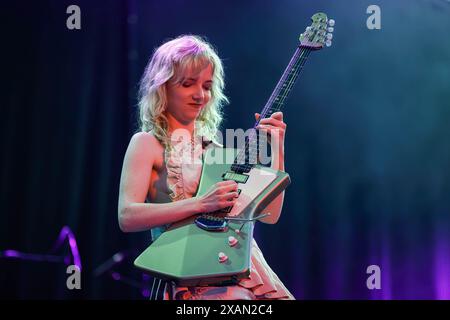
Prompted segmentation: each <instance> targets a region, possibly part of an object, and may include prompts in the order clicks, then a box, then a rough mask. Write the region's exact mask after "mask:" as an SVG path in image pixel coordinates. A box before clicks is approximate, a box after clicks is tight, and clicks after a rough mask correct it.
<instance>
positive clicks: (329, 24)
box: [300, 12, 334, 50]
mask: <svg viewBox="0 0 450 320" xmlns="http://www.w3.org/2000/svg"><path fill="white" fill-rule="evenodd" d="M311 20H312V23H311V25H310V26H309V27H307V28H306V30H305V32H304V33H302V34H301V35H300V47H301V48H309V49H312V50H319V49H322V48H323V45H326V46H327V47H329V46H331V39H333V31H334V20H333V19H329V20H328V18H327V15H326V14H325V13H323V12H318V13H316V14H314V15H313V16H312V17H311Z"/></svg>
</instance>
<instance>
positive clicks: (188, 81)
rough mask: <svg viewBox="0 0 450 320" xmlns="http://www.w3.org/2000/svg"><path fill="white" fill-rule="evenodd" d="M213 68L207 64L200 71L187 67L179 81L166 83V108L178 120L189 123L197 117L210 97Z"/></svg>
mask: <svg viewBox="0 0 450 320" xmlns="http://www.w3.org/2000/svg"><path fill="white" fill-rule="evenodd" d="M212 77H213V68H212V65H211V64H208V66H207V67H206V68H204V69H203V70H201V71H200V72H197V73H194V72H193V71H192V70H191V69H189V68H188V69H187V71H186V74H184V75H183V77H182V80H181V82H180V83H174V82H173V81H172V80H169V81H168V82H167V84H166V91H167V109H166V111H167V112H168V113H170V114H171V115H172V116H173V117H174V118H175V119H176V120H177V121H178V122H180V123H183V124H189V123H191V122H193V121H195V120H196V119H197V117H198V116H199V114H200V112H201V111H202V109H203V108H204V107H205V105H206V104H207V103H208V102H209V100H210V99H211V88H212Z"/></svg>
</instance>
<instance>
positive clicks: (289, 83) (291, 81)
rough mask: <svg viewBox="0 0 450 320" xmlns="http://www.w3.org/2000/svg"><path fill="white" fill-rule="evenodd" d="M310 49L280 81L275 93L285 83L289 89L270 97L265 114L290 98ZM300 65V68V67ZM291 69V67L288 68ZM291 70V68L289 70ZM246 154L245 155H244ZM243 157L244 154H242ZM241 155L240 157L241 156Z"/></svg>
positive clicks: (247, 167) (244, 165)
mask: <svg viewBox="0 0 450 320" xmlns="http://www.w3.org/2000/svg"><path fill="white" fill-rule="evenodd" d="M296 51H297V52H299V51H300V50H299V49H297V50H296ZM310 51H311V50H310V49H307V48H306V49H304V50H303V51H301V52H300V55H299V57H298V60H297V61H295V63H294V66H292V67H291V68H290V69H291V70H290V71H289V72H288V73H287V74H286V76H284V77H283V78H284V80H283V78H282V81H280V82H279V83H278V85H277V87H276V89H275V92H276V91H277V89H278V88H279V87H280V86H281V84H282V83H283V82H284V83H285V84H287V88H285V90H284V92H283V94H282V95H281V96H280V95H279V94H278V95H272V96H271V97H270V99H269V101H268V103H267V104H266V106H265V107H264V109H263V111H262V112H263V113H264V112H267V111H268V110H270V109H272V108H271V106H272V105H273V103H274V101H275V100H276V99H277V98H278V100H279V102H277V103H278V105H282V104H283V103H284V100H285V99H286V97H287V96H288V94H289V93H290V90H291V88H292V86H293V84H294V83H295V81H296V79H297V77H298V75H299V74H300V71H301V70H302V69H303V66H304V64H305V63H306V58H307V57H308V55H309V53H310ZM297 52H296V54H294V59H292V60H295V58H296V57H295V55H297ZM303 53H304V55H303V56H302V54H303ZM290 65H292V61H291V63H290ZM299 65H300V66H299ZM288 67H289V66H288ZM295 68H297V70H299V71H298V72H295ZM288 69H289V68H288ZM292 71H294V72H293V73H292ZM289 76H291V77H290V78H289ZM286 78H289V80H288V81H287V82H286ZM271 111H273V110H271ZM247 147H248V145H247V143H246V145H245V148H247ZM245 150H246V149H244V151H245ZM253 150H254V149H252V150H250V152H249V156H255V155H254V154H252V151H253ZM244 154H245V153H244ZM241 155H242V152H241ZM241 155H240V156H241ZM241 160H244V164H243V167H244V168H245V169H249V168H251V166H249V165H248V164H246V163H245V158H244V159H242V158H241V159H240V161H241Z"/></svg>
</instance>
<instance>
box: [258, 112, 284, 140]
mask: <svg viewBox="0 0 450 320" xmlns="http://www.w3.org/2000/svg"><path fill="white" fill-rule="evenodd" d="M260 117H261V115H260V114H259V113H255V118H256V120H258V119H259V118H260ZM286 126H287V125H286V123H284V122H283V112H281V111H278V112H275V113H273V114H272V115H271V116H270V118H265V119H261V120H260V121H259V125H258V126H257V127H256V129H259V130H261V131H265V132H267V138H268V142H269V144H271V142H274V143H275V144H276V145H278V146H283V145H284V136H285V133H286Z"/></svg>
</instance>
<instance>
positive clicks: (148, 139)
mask: <svg viewBox="0 0 450 320" xmlns="http://www.w3.org/2000/svg"><path fill="white" fill-rule="evenodd" d="M160 149H162V146H161V144H160V143H159V141H158V139H156V137H155V136H154V135H153V134H152V133H149V132H137V133H135V134H134V135H133V136H132V137H131V140H130V144H129V146H128V151H129V152H130V153H132V154H134V153H137V154H139V156H140V157H143V158H147V159H151V160H154V159H155V158H156V157H157V155H158V154H159V152H160Z"/></svg>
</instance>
